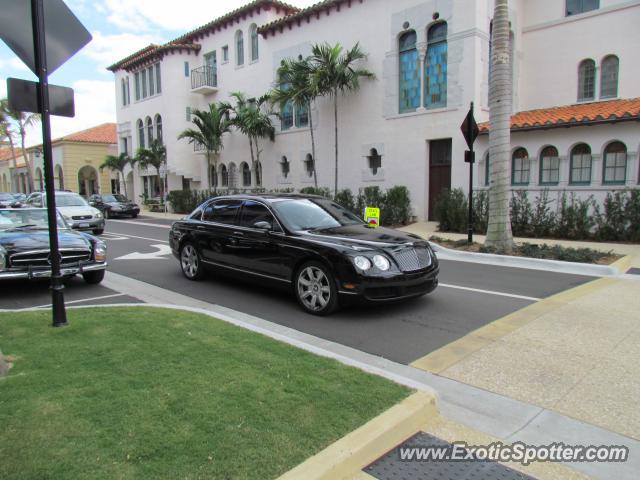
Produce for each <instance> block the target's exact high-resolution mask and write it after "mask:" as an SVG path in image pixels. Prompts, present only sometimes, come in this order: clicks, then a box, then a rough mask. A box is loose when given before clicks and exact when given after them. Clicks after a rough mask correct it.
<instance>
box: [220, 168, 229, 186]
mask: <svg viewBox="0 0 640 480" xmlns="http://www.w3.org/2000/svg"><path fill="white" fill-rule="evenodd" d="M220 183H222V186H223V187H228V186H229V171H228V170H227V166H226V165H225V164H222V165H220Z"/></svg>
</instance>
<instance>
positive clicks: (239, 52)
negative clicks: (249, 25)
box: [236, 30, 244, 65]
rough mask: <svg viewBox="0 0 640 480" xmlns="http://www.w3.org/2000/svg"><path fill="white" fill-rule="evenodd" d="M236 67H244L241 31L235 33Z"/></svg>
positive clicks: (242, 35)
mask: <svg viewBox="0 0 640 480" xmlns="http://www.w3.org/2000/svg"><path fill="white" fill-rule="evenodd" d="M236 65H244V34H243V33H242V30H238V31H237V32H236Z"/></svg>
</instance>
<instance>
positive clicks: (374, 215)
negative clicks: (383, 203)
mask: <svg viewBox="0 0 640 480" xmlns="http://www.w3.org/2000/svg"><path fill="white" fill-rule="evenodd" d="M364 219H365V221H366V222H367V224H368V225H369V226H370V227H372V228H376V227H379V226H380V209H379V208H375V207H367V208H365V209H364Z"/></svg>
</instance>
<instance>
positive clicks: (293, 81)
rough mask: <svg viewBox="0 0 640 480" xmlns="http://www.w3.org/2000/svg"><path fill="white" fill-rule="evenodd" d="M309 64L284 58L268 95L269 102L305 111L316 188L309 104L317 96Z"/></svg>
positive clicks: (311, 119)
mask: <svg viewBox="0 0 640 480" xmlns="http://www.w3.org/2000/svg"><path fill="white" fill-rule="evenodd" d="M311 73H312V69H311V63H310V61H309V58H301V57H300V58H298V59H293V58H286V59H284V60H283V61H282V62H281V64H280V67H279V68H278V86H277V87H276V88H274V89H273V90H272V91H271V92H270V93H269V95H270V97H271V101H272V102H273V103H274V104H279V105H280V109H281V110H282V108H283V106H284V105H285V104H286V103H288V102H291V103H292V104H293V105H294V106H295V107H296V108H298V109H306V111H307V114H308V116H309V133H310V134H311V156H312V158H313V182H314V185H315V187H316V188H318V175H317V173H316V161H315V160H316V143H315V136H314V132H313V116H312V115H311V102H313V101H314V100H315V99H316V98H317V97H318V96H319V92H318V90H317V88H316V87H317V86H316V85H315V84H314V83H313V82H312V81H311Z"/></svg>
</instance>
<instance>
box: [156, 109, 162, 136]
mask: <svg viewBox="0 0 640 480" xmlns="http://www.w3.org/2000/svg"><path fill="white" fill-rule="evenodd" d="M156 138H157V139H158V141H159V142H160V143H162V117H161V116H160V115H159V114H157V115H156Z"/></svg>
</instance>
